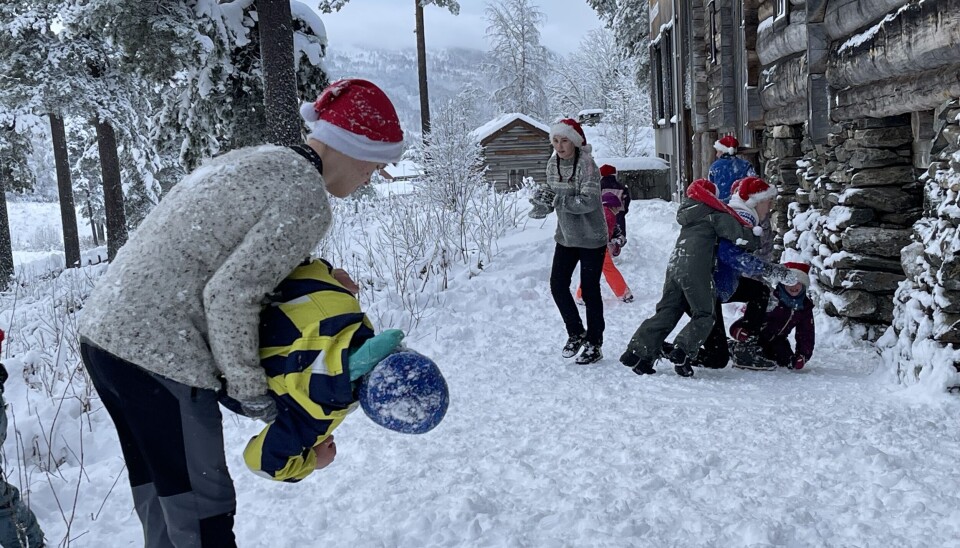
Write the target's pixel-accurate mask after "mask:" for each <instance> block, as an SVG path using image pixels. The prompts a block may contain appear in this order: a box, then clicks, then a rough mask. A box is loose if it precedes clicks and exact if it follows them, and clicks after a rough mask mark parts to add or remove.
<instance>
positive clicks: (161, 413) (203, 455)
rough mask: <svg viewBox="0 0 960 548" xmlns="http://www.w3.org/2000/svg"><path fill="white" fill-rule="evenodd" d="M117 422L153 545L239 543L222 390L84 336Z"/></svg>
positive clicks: (93, 373) (87, 360) (86, 355)
mask: <svg viewBox="0 0 960 548" xmlns="http://www.w3.org/2000/svg"><path fill="white" fill-rule="evenodd" d="M80 355H81V357H82V358H83V363H84V365H85V366H86V368H87V372H88V373H89V374H90V378H91V379H92V380H93V384H94V386H95V387H96V389H97V393H98V394H99V395H100V399H101V400H102V401H103V406H104V407H105V408H106V410H107V412H108V413H110V417H111V418H112V419H113V422H114V424H115V425H116V427H117V435H118V437H119V438H120V448H121V449H122V450H123V458H124V461H125V462H126V464H127V473H128V476H129V478H130V487H131V489H132V491H133V502H134V505H135V507H136V510H137V515H139V517H140V521H141V523H142V524H143V537H144V546H145V547H146V548H169V547H176V548H188V547H189V548H193V547H202V548H209V547H230V548H232V547H235V546H236V540H235V538H234V535H233V515H234V513H235V512H236V506H237V503H236V492H235V491H234V488H233V481H232V480H231V479H230V472H229V470H227V463H226V456H225V455H224V450H223V427H222V423H221V420H222V419H221V415H220V407H219V404H218V402H217V393H216V392H214V391H212V390H203V389H198V388H193V387H190V386H187V385H184V384H180V383H178V382H174V381H172V380H170V379H167V378H164V377H161V376H159V375H155V374H153V373H150V372H148V371H146V370H144V369H142V368H140V367H138V366H136V365H134V364H131V363H129V362H126V361H124V360H121V359H120V358H118V357H116V356H114V355H112V354H110V353H108V352H106V351H104V350H102V349H100V348H98V347H96V346H94V345H92V344H90V343H89V341H81V344H80Z"/></svg>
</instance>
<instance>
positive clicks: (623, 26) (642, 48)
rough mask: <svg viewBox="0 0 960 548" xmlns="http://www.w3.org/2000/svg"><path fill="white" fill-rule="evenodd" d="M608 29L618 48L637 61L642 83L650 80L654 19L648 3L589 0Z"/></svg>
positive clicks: (630, 0) (637, 73)
mask: <svg viewBox="0 0 960 548" xmlns="http://www.w3.org/2000/svg"><path fill="white" fill-rule="evenodd" d="M587 4H589V5H590V7H592V8H593V9H594V11H596V12H597V15H599V16H600V19H601V20H602V21H604V22H605V23H606V24H607V26H608V27H610V28H611V29H612V30H613V33H614V36H615V38H616V42H617V45H618V46H620V47H621V48H623V50H624V53H625V54H626V56H627V57H629V58H631V59H634V60H635V61H636V77H637V81H638V82H639V83H643V82H649V81H650V75H649V71H650V51H649V49H648V48H649V46H650V36H649V35H650V19H649V8H650V3H649V2H648V0H587Z"/></svg>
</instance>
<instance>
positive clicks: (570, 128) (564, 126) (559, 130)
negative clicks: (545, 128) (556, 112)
mask: <svg viewBox="0 0 960 548" xmlns="http://www.w3.org/2000/svg"><path fill="white" fill-rule="evenodd" d="M554 137H565V138H566V139H567V140H568V141H570V142H571V143H573V146H575V147H577V148H582V147H583V146H584V145H586V144H587V136H586V135H584V133H583V128H582V127H580V124H579V123H577V121H576V120H574V119H573V118H561V119H560V120H557V121H556V122H554V123H553V125H552V126H550V140H551V141H552V140H553V138H554Z"/></svg>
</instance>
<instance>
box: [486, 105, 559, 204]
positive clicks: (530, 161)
mask: <svg viewBox="0 0 960 548" xmlns="http://www.w3.org/2000/svg"><path fill="white" fill-rule="evenodd" d="M471 134H472V136H473V137H474V138H476V139H477V140H478V141H479V142H480V146H481V147H483V165H484V167H485V168H486V170H485V171H484V178H485V179H486V180H487V182H489V183H490V184H492V185H494V188H495V189H496V190H498V191H500V192H506V191H510V190H516V189H518V188H520V187H521V186H522V185H523V179H524V177H532V178H533V180H534V181H536V182H538V183H540V184H546V183H547V160H549V159H550V154H552V153H553V147H552V146H551V145H550V128H549V127H548V126H547V125H546V124H543V123H542V122H538V121H536V120H534V119H533V118H531V117H529V116H526V115H524V114H519V113H511V114H504V115H502V116H499V117H497V118H495V119H493V120H491V121H489V122H487V123H486V124H484V125H482V126H480V127H478V128H477V129H475V130H473V132H472V133H471Z"/></svg>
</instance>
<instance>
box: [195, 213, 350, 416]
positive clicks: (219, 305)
mask: <svg viewBox="0 0 960 548" xmlns="http://www.w3.org/2000/svg"><path fill="white" fill-rule="evenodd" d="M291 196H294V197H295V194H291ZM284 202H285V203H282V204H275V205H272V206H271V207H269V208H268V209H267V210H266V211H264V212H263V214H262V215H261V217H260V220H259V221H258V222H257V223H256V224H255V225H254V226H253V227H251V229H250V230H249V232H248V233H247V234H246V236H245V237H244V239H243V241H242V242H241V243H240V244H239V245H238V246H237V247H236V248H235V249H234V250H233V252H232V253H231V254H230V256H229V258H227V260H226V261H224V263H223V264H222V265H221V266H220V268H218V269H217V271H216V272H215V273H214V274H213V276H212V277H211V278H210V280H209V281H208V282H207V284H206V286H205V287H204V289H203V305H204V310H205V313H206V319H207V334H208V337H209V342H210V350H211V352H212V354H213V358H214V361H215V362H216V364H217V368H218V369H219V370H220V372H221V373H223V375H224V377H225V378H226V381H227V392H228V394H229V395H230V396H232V397H234V398H236V399H238V400H244V399H249V398H251V397H254V396H258V395H261V394H265V393H266V392H267V381H266V377H265V376H264V373H263V369H262V368H261V367H260V350H259V342H260V341H259V323H260V308H261V305H262V301H263V298H264V296H265V295H266V294H267V293H269V292H271V291H273V289H274V288H275V287H276V286H277V284H279V283H280V281H281V280H283V278H284V277H286V276H287V275H288V274H290V272H292V271H293V269H294V268H296V266H297V265H298V264H299V263H300V262H301V261H303V260H304V259H305V258H307V257H308V256H309V255H310V253H311V252H312V251H313V250H314V248H315V247H316V244H317V242H318V240H319V239H320V237H321V236H322V235H323V234H324V233H326V231H327V229H328V228H329V226H330V223H331V219H332V214H331V212H330V206H329V203H328V202H327V201H326V200H323V208H322V210H321V211H302V209H304V208H303V206H302V205H301V203H302V202H301V201H297V200H285V201H284ZM310 235H315V236H310Z"/></svg>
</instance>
